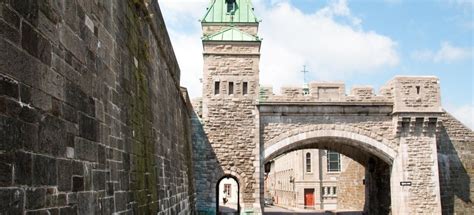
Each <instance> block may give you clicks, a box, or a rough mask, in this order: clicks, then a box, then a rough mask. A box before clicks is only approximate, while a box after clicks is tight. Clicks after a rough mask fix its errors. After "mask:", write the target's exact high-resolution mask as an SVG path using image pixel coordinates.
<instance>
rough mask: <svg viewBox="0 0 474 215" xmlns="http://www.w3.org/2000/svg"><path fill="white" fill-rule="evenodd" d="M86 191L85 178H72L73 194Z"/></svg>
mask: <svg viewBox="0 0 474 215" xmlns="http://www.w3.org/2000/svg"><path fill="white" fill-rule="evenodd" d="M80 191H84V177H82V176H73V177H72V192H80Z"/></svg>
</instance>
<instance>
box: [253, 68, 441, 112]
mask: <svg viewBox="0 0 474 215" xmlns="http://www.w3.org/2000/svg"><path fill="white" fill-rule="evenodd" d="M292 102H295V103H300V102H303V103H304V102H324V103H328V102H329V103H331V102H335V103H341V102H347V103H364V102H367V103H374V102H375V103H378V102H384V103H393V108H394V109H393V112H394V113H441V112H442V109H441V101H440V90H439V80H438V78H436V77H428V76H396V77H395V78H393V79H392V80H390V81H389V82H388V83H387V84H386V85H384V86H382V87H381V88H380V90H379V91H378V93H375V90H374V88H373V87H371V86H354V87H352V89H351V90H350V91H349V93H346V88H345V84H344V83H343V82H311V83H309V84H308V85H306V86H304V87H286V86H285V87H282V88H281V90H280V94H275V93H274V92H273V88H272V87H271V86H265V87H260V96H259V103H261V104H265V103H292Z"/></svg>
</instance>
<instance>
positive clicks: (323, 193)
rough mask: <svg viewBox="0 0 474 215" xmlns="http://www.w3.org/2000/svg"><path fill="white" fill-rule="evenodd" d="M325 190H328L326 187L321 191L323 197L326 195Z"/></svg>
mask: <svg viewBox="0 0 474 215" xmlns="http://www.w3.org/2000/svg"><path fill="white" fill-rule="evenodd" d="M325 190H326V187H322V189H321V195H322V196H324V195H325V192H324V191H325Z"/></svg>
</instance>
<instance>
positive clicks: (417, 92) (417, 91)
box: [416, 86, 420, 94]
mask: <svg viewBox="0 0 474 215" xmlns="http://www.w3.org/2000/svg"><path fill="white" fill-rule="evenodd" d="M416 94H420V86H416Z"/></svg>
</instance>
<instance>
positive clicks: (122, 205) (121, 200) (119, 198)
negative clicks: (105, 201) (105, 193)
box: [114, 192, 128, 212]
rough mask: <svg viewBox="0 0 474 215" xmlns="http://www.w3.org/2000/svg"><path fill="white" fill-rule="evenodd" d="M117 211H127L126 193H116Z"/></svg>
mask: <svg viewBox="0 0 474 215" xmlns="http://www.w3.org/2000/svg"><path fill="white" fill-rule="evenodd" d="M114 196H115V210H116V211H117V212H119V211H124V210H126V209H127V203H128V195H127V193H126V192H115V195H114Z"/></svg>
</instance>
